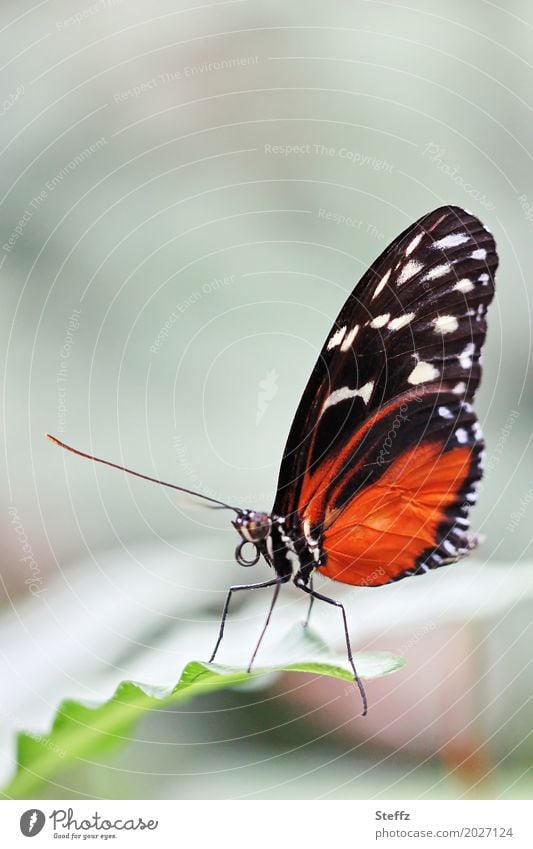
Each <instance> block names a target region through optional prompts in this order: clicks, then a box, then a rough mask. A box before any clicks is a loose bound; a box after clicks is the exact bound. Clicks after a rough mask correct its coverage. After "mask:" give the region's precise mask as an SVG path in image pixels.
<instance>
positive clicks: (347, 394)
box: [320, 380, 374, 415]
mask: <svg viewBox="0 0 533 849" xmlns="http://www.w3.org/2000/svg"><path fill="white" fill-rule="evenodd" d="M373 388H374V381H373V380H370V381H369V382H368V383H365V385H364V386H361V388H360V389H350V387H349V386H343V387H342V388H341V389H336V390H335V391H334V392H332V393H331V395H328V397H327V398H326V400H325V401H324V404H323V407H322V411H321V413H320V415H322V414H323V413H324V412H325V411H326V410H327V408H328V407H333V406H334V405H335V404H339V403H340V402H341V401H347V400H348V399H349V398H362V399H363V401H364V402H365V404H368V402H369V401H370V396H371V395H372V390H373Z"/></svg>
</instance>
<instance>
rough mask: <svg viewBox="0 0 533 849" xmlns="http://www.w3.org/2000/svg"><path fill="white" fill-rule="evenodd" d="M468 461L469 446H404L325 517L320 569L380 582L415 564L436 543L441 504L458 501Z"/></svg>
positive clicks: (337, 577)
mask: <svg viewBox="0 0 533 849" xmlns="http://www.w3.org/2000/svg"><path fill="white" fill-rule="evenodd" d="M471 460H472V449H471V448H469V447H466V446H465V447H457V448H453V449H451V450H448V451H445V452H442V445H441V444H440V443H438V442H432V443H426V444H422V445H419V446H418V447H416V448H414V449H413V450H411V451H407V452H406V453H405V454H403V455H402V456H401V457H400V458H398V460H396V461H395V462H394V463H392V464H391V466H390V468H389V469H387V471H386V472H385V473H384V474H383V475H382V476H381V478H380V479H379V481H378V482H377V483H375V484H373V485H371V486H368V487H367V488H364V489H363V490H362V491H361V493H360V494H359V495H356V496H355V497H354V498H353V499H352V500H351V501H350V502H349V503H348V505H347V506H346V507H345V508H344V509H342V510H341V511H340V512H339V514H338V515H337V516H334V515H330V516H329V517H328V516H326V522H325V525H326V528H327V529H326V531H325V533H324V536H323V540H322V545H323V548H324V550H325V552H326V554H327V563H326V564H325V565H324V566H321V567H319V571H320V572H322V573H323V574H324V575H327V576H328V578H331V579H332V580H334V581H341V582H342V583H345V584H354V585H357V586H380V585H381V584H387V583H389V581H391V580H392V579H394V578H397V577H398V576H399V575H401V574H402V572H405V571H406V570H408V569H412V568H414V566H415V564H416V562H417V559H418V558H419V557H420V555H421V554H422V553H423V552H424V551H426V550H427V549H428V548H432V547H434V546H436V545H437V543H438V540H437V529H438V527H439V525H441V523H442V522H443V521H445V518H446V516H445V511H446V508H447V507H449V506H451V505H452V504H454V503H459V498H458V495H457V493H458V492H460V490H461V489H462V487H463V484H464V483H465V481H466V479H467V478H468V475H469V472H470V466H471ZM328 525H329V527H328Z"/></svg>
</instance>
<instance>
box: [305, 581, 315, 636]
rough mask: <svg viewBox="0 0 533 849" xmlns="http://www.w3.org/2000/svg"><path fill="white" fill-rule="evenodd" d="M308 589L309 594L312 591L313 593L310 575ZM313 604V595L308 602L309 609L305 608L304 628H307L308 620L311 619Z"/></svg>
mask: <svg viewBox="0 0 533 849" xmlns="http://www.w3.org/2000/svg"><path fill="white" fill-rule="evenodd" d="M309 589H310V590H311V593H312V591H313V576H312V575H311V577H310V578H309ZM311 593H310V595H311ZM314 603H315V597H314V595H311V599H310V601H309V607H308V608H307V616H306V617H305V622H304V628H307V626H308V625H309V620H310V619H311V611H312V609H313V604H314Z"/></svg>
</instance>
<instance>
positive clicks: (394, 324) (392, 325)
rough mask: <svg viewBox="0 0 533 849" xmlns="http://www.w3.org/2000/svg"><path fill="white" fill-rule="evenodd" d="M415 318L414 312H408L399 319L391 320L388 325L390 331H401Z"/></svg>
mask: <svg viewBox="0 0 533 849" xmlns="http://www.w3.org/2000/svg"><path fill="white" fill-rule="evenodd" d="M414 317H415V314H414V312H406V313H405V315H399V316H398V318H391V320H390V321H389V324H388V328H389V330H400V328H401V327H405V325H406V324H409V322H410V321H412V320H413V318H414Z"/></svg>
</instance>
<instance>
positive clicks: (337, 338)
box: [328, 325, 346, 351]
mask: <svg viewBox="0 0 533 849" xmlns="http://www.w3.org/2000/svg"><path fill="white" fill-rule="evenodd" d="M345 333H346V325H344V327H341V328H339V330H337V332H336V333H334V334H333V336H332V337H331V339H330V340H329V342H328V351H331V349H332V348H336V346H337V345H340V344H341V342H342V340H343V337H344V334H345Z"/></svg>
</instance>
